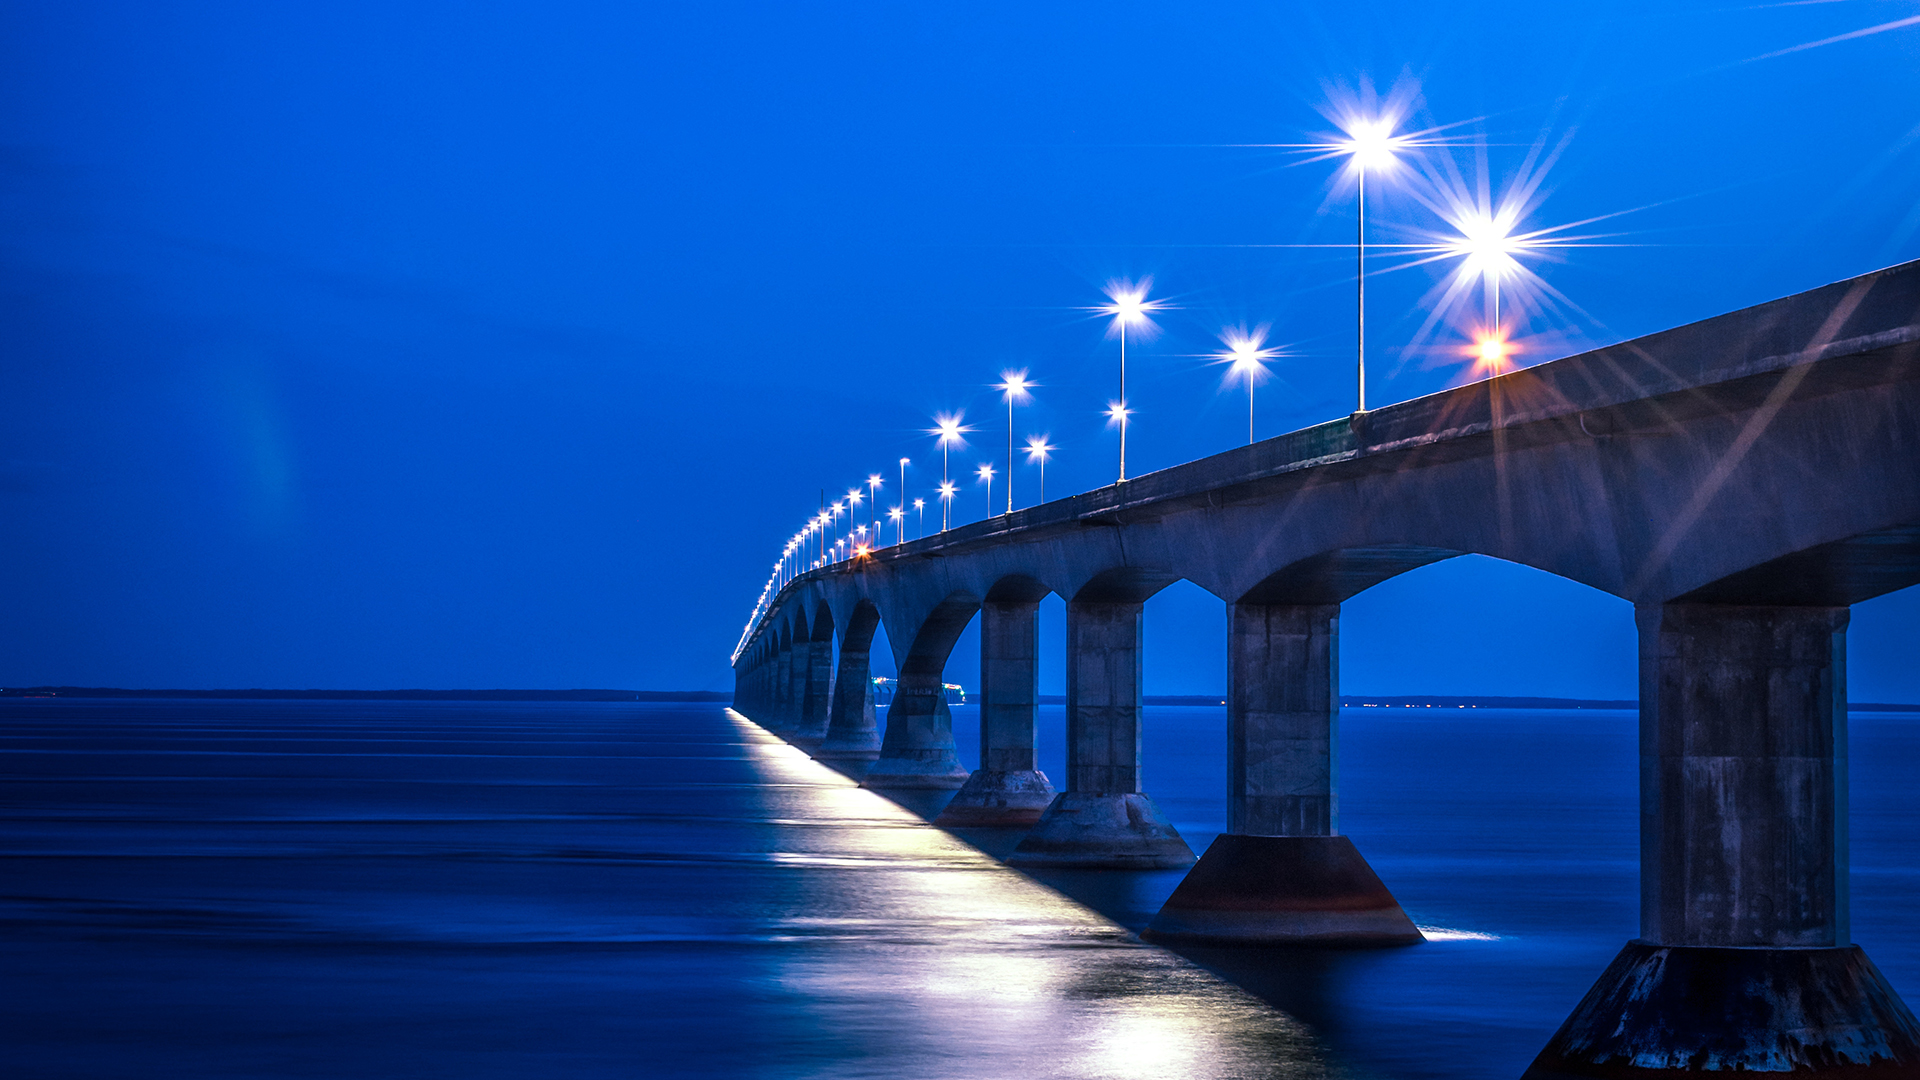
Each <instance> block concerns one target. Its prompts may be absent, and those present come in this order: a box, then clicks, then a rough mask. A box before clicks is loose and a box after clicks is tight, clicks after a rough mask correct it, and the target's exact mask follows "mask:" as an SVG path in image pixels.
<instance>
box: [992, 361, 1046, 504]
mask: <svg viewBox="0 0 1920 1080" xmlns="http://www.w3.org/2000/svg"><path fill="white" fill-rule="evenodd" d="M1038 385H1040V384H1039V383H1035V382H1028V381H1027V369H1026V368H1021V369H1020V370H1019V371H1012V370H1008V371H1003V372H1001V373H1000V381H999V382H998V383H996V384H995V385H994V388H995V389H997V390H999V391H1001V392H1002V393H1004V394H1006V395H1007V513H1009V514H1011V513H1013V405H1014V402H1016V401H1025V400H1027V399H1028V398H1030V397H1032V396H1033V395H1032V394H1030V393H1028V390H1030V389H1032V388H1033V387H1035V386H1038ZM987 514H988V516H989V517H991V516H992V514H993V506H992V504H991V501H989V504H988V506H987Z"/></svg>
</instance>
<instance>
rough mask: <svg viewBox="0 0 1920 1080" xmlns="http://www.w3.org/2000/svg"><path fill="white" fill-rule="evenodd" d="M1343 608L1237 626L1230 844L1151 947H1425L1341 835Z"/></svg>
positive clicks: (1165, 910)
mask: <svg viewBox="0 0 1920 1080" xmlns="http://www.w3.org/2000/svg"><path fill="white" fill-rule="evenodd" d="M1339 641H1340V605H1338V604H1312V605H1304V604H1303V605H1285V604H1250V603H1239V604H1234V605H1232V606H1231V607H1230V608H1229V609H1228V615H1227V642H1228V644H1227V650H1228V660H1227V830H1228V831H1227V833H1226V834H1224V835H1222V836H1219V837H1217V838H1215V840H1214V842H1213V843H1212V844H1211V845H1210V846H1208V848H1207V850H1206V853H1205V854H1204V855H1202V856H1201V857H1200V861H1199V863H1198V864H1197V865H1196V866H1194V868H1193V869H1192V870H1191V871H1189V872H1188V874H1187V876H1186V879H1185V880H1183V881H1182V882H1181V883H1180V887H1179V888H1177V889H1175V890H1174V892H1173V895H1172V896H1170V897H1168V898H1167V902H1166V904H1165V906H1163V907H1162V908H1161V909H1160V913H1159V914H1158V915H1156V916H1155V917H1154V920H1153V922H1152V924H1151V925H1149V926H1148V928H1147V931H1146V933H1145V934H1144V935H1143V936H1145V937H1146V938H1147V939H1148V940H1152V941H1159V942H1164V943H1169V944H1174V943H1185V944H1196V945H1202V944H1204V945H1400V944H1411V943H1414V942H1418V941H1421V940H1424V939H1423V938H1422V937H1421V935H1420V931H1419V930H1418V929H1417V928H1415V927H1414V925H1413V920H1411V919H1409V918H1407V914H1406V912H1404V911H1402V910H1401V908H1400V904H1399V902H1398V901H1396V900H1395V899H1394V898H1393V894H1392V893H1391V892H1388V891H1387V887H1386V886H1385V885H1384V884H1382V883H1381V881H1380V878H1379V876H1378V875H1376V874H1375V873H1374V872H1373V868H1372V867H1371V866H1369V865H1367V860H1366V859H1365V858H1364V857H1362V856H1361V854H1360V852H1359V850H1358V849H1356V848H1355V847H1354V846H1353V841H1351V840H1349V839H1348V838H1347V837H1345V836H1342V835H1340V834H1339V830H1338V820H1339V815H1338V807H1339V793H1338V789H1337V786H1336V784H1335V779H1336V773H1337V766H1338V762H1339V753H1338V746H1339V723H1340V677H1339V671H1340V665H1339Z"/></svg>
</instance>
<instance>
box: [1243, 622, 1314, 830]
mask: <svg viewBox="0 0 1920 1080" xmlns="http://www.w3.org/2000/svg"><path fill="white" fill-rule="evenodd" d="M1339 647H1340V606H1339V605H1338V604H1303V605H1279V604H1246V603H1241V604H1235V605H1233V606H1232V607H1231V608H1229V609H1228V614H1227V829H1228V831H1229V832H1234V833H1242V834H1247V835H1253V836H1332V835H1333V834H1334V833H1336V832H1338V831H1339V829H1338V818H1339V792H1338V790H1337V789H1336V788H1335V786H1334V775H1335V773H1336V771H1337V770H1338V768H1339V732H1340V668H1339Z"/></svg>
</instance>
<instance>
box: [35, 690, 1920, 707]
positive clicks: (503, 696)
mask: <svg viewBox="0 0 1920 1080" xmlns="http://www.w3.org/2000/svg"><path fill="white" fill-rule="evenodd" d="M45 697H52V698H181V699H195V698H198V699H209V700H229V701H239V700H256V701H688V702H730V701H732V700H733V695H732V694H730V693H728V692H726V691H722V690H265V689H246V690H151V689H147V690H135V689H125V688H121V687H116V686H28V687H6V688H3V689H0V698H45ZM1066 701H1067V699H1066V697H1065V695H1062V694H1041V695H1040V704H1042V705H1064V704H1066ZM1144 701H1145V703H1146V704H1148V705H1213V706H1219V705H1225V704H1226V699H1225V698H1223V697H1221V696H1220V695H1218V694H1148V695H1146V697H1145V698H1144ZM1340 705H1341V706H1342V707H1343V708H1349V709H1615V710H1618V709H1637V708H1639V707H1640V703H1639V702H1637V701H1634V700H1632V699H1609V698H1557V697H1499V696H1471V695H1428V696H1422V695H1418V694H1409V695H1368V694H1356V695H1349V696H1345V697H1342V698H1341V699H1340ZM1847 709H1848V711H1850V712H1920V704H1904V703H1899V702H1883V701H1851V702H1848V703H1847Z"/></svg>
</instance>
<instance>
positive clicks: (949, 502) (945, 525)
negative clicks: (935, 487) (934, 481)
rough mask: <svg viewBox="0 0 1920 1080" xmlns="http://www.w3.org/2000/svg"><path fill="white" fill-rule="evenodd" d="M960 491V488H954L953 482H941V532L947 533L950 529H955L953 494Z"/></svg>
mask: <svg viewBox="0 0 1920 1080" xmlns="http://www.w3.org/2000/svg"><path fill="white" fill-rule="evenodd" d="M958 490H959V489H958V488H956V487H954V486H953V481H951V480H942V481H940V531H941V532H946V531H947V530H948V529H951V528H953V493H954V492H955V491H958Z"/></svg>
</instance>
